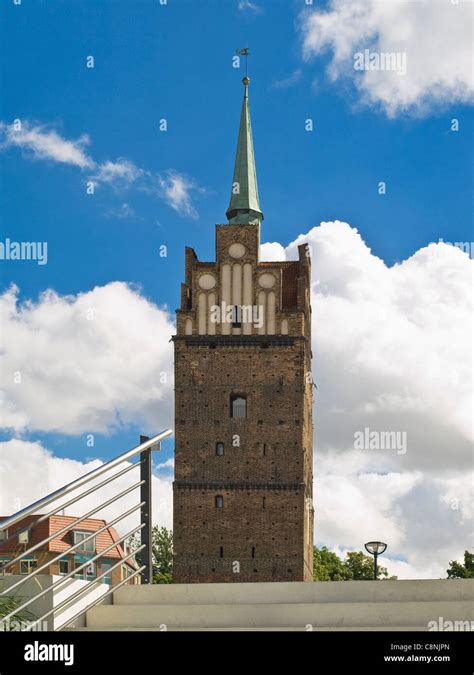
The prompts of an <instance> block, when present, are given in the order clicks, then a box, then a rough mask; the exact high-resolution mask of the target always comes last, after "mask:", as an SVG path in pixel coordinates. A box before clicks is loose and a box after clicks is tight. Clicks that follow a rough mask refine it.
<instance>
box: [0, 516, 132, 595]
mask: <svg viewBox="0 0 474 675" xmlns="http://www.w3.org/2000/svg"><path fill="white" fill-rule="evenodd" d="M41 517H42V516H41V515H40V514H36V515H32V516H27V517H26V518H24V519H23V520H21V521H19V522H18V523H16V524H15V526H14V527H13V528H10V529H9V530H8V531H6V532H3V533H0V574H7V575H10V574H20V575H21V574H24V575H26V574H29V573H30V572H31V571H33V570H34V569H37V568H38V567H41V566H42V565H44V564H45V563H47V562H48V561H49V560H51V564H50V565H49V566H48V567H47V568H45V569H44V571H43V572H41V573H42V574H57V575H63V576H64V575H66V574H68V573H69V572H72V571H73V570H75V569H77V568H79V567H80V566H81V565H83V564H84V563H87V562H88V560H90V559H92V558H94V557H95V556H96V555H97V554H98V553H101V552H103V551H106V550H107V549H108V548H109V547H111V548H110V550H108V551H107V552H106V553H104V555H103V556H101V557H100V558H98V559H97V560H96V561H93V562H91V563H90V564H89V565H87V566H85V567H83V568H82V569H80V570H78V572H77V574H75V575H74V576H75V578H80V579H84V580H88V581H92V580H94V579H96V578H97V577H98V576H100V575H101V574H104V573H106V575H105V576H104V577H103V578H102V579H101V580H100V581H102V582H103V583H108V584H111V585H113V586H115V585H116V584H118V583H120V582H121V581H123V580H124V579H126V578H127V577H128V576H130V574H132V573H133V572H134V571H135V570H136V569H137V564H136V562H135V561H134V560H133V558H130V559H129V560H124V561H123V563H122V564H121V565H117V567H116V568H115V569H111V568H112V567H113V566H114V565H116V564H117V563H118V562H119V561H120V560H122V559H123V558H124V557H125V555H126V554H125V552H124V548H123V545H122V544H117V545H116V546H112V544H114V542H116V541H118V539H119V536H118V534H117V531H116V530H115V528H113V527H106V528H105V529H103V528H104V526H106V525H107V523H106V521H105V520H102V519H99V518H87V519H86V520H83V521H82V522H80V523H78V524H77V525H75V526H72V525H73V523H74V522H75V521H76V520H77V517H76V516H63V515H52V516H48V517H46V518H44V520H42V521H41V522H40V523H38V524H36V525H35V523H36V522H37V521H38V520H39V519H40V518H41ZM2 518H3V517H0V521H1V520H2ZM25 528H28V529H27V530H25ZM65 528H67V529H66V530H65ZM23 530H25V531H23ZM63 530H65V531H63ZM99 530H102V531H100V532H99ZM16 532H18V535H17V536H15V533H16ZM56 532H58V533H59V534H58V536H57V537H54V536H52V535H54V534H55V533H56ZM93 532H97V535H96V536H95V537H92V538H91V539H89V540H88V541H83V540H85V539H86V538H87V537H88V536H89V535H90V534H91V533H93ZM49 537H51V539H50V540H49V541H48V542H46V543H44V544H41V546H39V547H38V548H37V549H35V550H34V551H32V552H31V553H30V554H28V555H27V556H25V557H24V558H22V559H21V560H19V561H17V562H15V563H13V564H12V565H10V566H9V567H7V568H6V569H3V571H1V568H2V566H4V565H5V564H6V563H8V562H11V561H12V560H14V559H15V558H17V557H18V556H19V555H21V553H23V552H25V551H27V550H28V549H30V548H32V547H34V546H35V545H36V544H38V543H39V542H41V541H43V540H44V539H48V538H49ZM82 542H83V543H82ZM75 544H79V546H78V547H77V548H76V549H75V550H74V551H72V552H68V549H69V548H70V547H71V546H72V545H75ZM63 552H64V555H63V556H61V557H60V558H58V560H54V559H55V558H56V557H57V556H58V555H59V554H60V553H63ZM131 582H135V583H136V582H137V577H135V578H134V579H131Z"/></svg>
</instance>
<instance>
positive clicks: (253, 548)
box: [252, 546, 257, 558]
mask: <svg viewBox="0 0 474 675" xmlns="http://www.w3.org/2000/svg"><path fill="white" fill-rule="evenodd" d="M256 555H257V549H256V548H255V546H252V558H255V557H256Z"/></svg>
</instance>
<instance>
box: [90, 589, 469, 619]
mask: <svg viewBox="0 0 474 675" xmlns="http://www.w3.org/2000/svg"><path fill="white" fill-rule="evenodd" d="M351 583H354V582H351ZM439 617H443V619H445V620H449V621H454V620H461V619H462V620H469V621H473V620H474V604H473V603H472V601H470V600H464V601H457V602H452V601H431V602H410V601H405V602H350V603H348V602H325V603H307V602H306V603H295V602H293V603H264V602H261V603H252V604H246V603H239V604H234V605H225V604H210V603H207V604H199V605H198V604H193V605H183V604H174V605H165V604H163V605H98V606H97V607H93V608H92V609H91V610H89V611H88V612H87V626H88V627H95V628H106V627H107V626H109V627H110V626H114V627H117V628H120V627H123V628H131V627H135V628H142V629H145V630H146V629H148V628H152V627H155V628H159V627H160V626H176V627H192V626H201V627H204V628H205V627H211V626H216V627H219V626H221V627H225V626H236V627H238V626H240V627H249V628H250V627H257V626H273V627H278V626H281V625H285V626H291V627H294V628H298V627H300V628H303V629H304V627H306V626H307V625H308V624H310V625H312V626H313V627H317V626H319V627H323V626H330V627H340V628H347V627H357V626H361V627H362V626H367V625H369V626H386V627H391V626H406V627H407V628H409V627H411V626H427V625H428V622H429V621H433V620H435V621H437V620H438V618H439Z"/></svg>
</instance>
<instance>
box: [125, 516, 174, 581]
mask: <svg viewBox="0 0 474 675" xmlns="http://www.w3.org/2000/svg"><path fill="white" fill-rule="evenodd" d="M140 543H141V539H140V534H139V533H137V534H135V535H134V536H133V537H130V539H129V540H128V542H127V544H128V547H129V549H130V550H131V551H134V550H136V549H137V548H138V547H139V546H140ZM152 554H153V583H154V584H171V583H172V582H173V531H172V530H168V529H167V528H166V527H160V526H159V525H155V526H154V527H153V529H152ZM136 559H137V562H138V563H139V564H140V553H137V555H136Z"/></svg>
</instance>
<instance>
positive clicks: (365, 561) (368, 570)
mask: <svg viewBox="0 0 474 675" xmlns="http://www.w3.org/2000/svg"><path fill="white" fill-rule="evenodd" d="M344 565H345V567H346V569H348V570H349V571H350V573H351V577H350V578H351V579H354V580H359V579H362V580H364V579H366V580H370V579H373V578H374V559H373V557H372V556H370V555H366V554H365V553H362V551H348V552H347V553H346V559H345V561H344ZM377 577H378V578H379V579H396V578H397V577H389V576H388V570H387V568H386V567H381V566H380V565H378V569H377Z"/></svg>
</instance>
